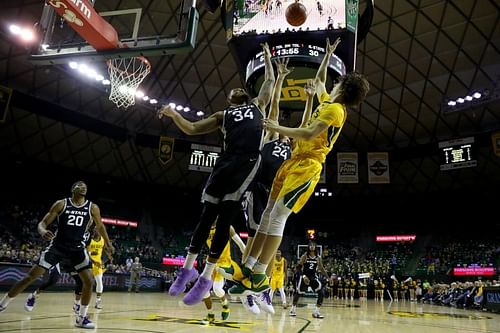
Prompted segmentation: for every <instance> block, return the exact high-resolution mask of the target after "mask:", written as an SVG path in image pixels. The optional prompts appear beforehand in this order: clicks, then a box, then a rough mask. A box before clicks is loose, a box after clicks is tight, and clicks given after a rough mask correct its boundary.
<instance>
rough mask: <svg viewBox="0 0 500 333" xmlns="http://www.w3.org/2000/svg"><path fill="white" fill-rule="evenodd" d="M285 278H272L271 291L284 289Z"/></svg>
mask: <svg viewBox="0 0 500 333" xmlns="http://www.w3.org/2000/svg"><path fill="white" fill-rule="evenodd" d="M283 286H284V285H283V276H281V277H279V276H278V277H277V278H276V279H275V278H273V277H271V289H272V290H277V289H280V288H283Z"/></svg>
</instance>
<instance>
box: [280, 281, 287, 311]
mask: <svg viewBox="0 0 500 333" xmlns="http://www.w3.org/2000/svg"><path fill="white" fill-rule="evenodd" d="M278 290H279V292H280V296H281V304H282V305H283V309H286V308H287V307H288V305H287V304H286V294H285V288H284V286H283V285H281V287H280V288H279V289H278Z"/></svg>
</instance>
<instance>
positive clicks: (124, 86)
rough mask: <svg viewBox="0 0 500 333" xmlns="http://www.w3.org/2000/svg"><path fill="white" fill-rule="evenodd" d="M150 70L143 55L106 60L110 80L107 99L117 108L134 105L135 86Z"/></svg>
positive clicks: (136, 86) (149, 65) (137, 85)
mask: <svg viewBox="0 0 500 333" xmlns="http://www.w3.org/2000/svg"><path fill="white" fill-rule="evenodd" d="M150 71H151V64H150V63H149V61H148V60H147V59H146V58H144V57H134V58H114V59H110V60H108V72H109V77H110V81H111V93H110V94H109V100H110V101H112V102H113V103H115V104H116V106H117V107H119V108H120V107H123V108H125V109H126V108H128V107H129V106H131V105H134V104H135V95H136V92H137V88H138V87H139V85H140V84H141V82H142V80H144V78H145V77H146V76H147V75H148V74H149V72H150Z"/></svg>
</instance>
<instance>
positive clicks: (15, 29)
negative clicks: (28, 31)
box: [9, 24, 21, 35]
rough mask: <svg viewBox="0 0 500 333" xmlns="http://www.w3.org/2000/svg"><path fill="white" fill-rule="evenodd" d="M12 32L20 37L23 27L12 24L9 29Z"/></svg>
mask: <svg viewBox="0 0 500 333" xmlns="http://www.w3.org/2000/svg"><path fill="white" fill-rule="evenodd" d="M9 30H10V32H12V33H13V34H14V35H19V34H21V27H19V26H18V25H15V24H11V25H10V27H9Z"/></svg>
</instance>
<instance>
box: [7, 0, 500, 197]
mask: <svg viewBox="0 0 500 333" xmlns="http://www.w3.org/2000/svg"><path fill="white" fill-rule="evenodd" d="M323 1H326V0H323ZM138 6H140V7H142V8H144V14H143V17H142V23H141V24H142V27H141V29H144V31H147V32H149V33H151V34H153V35H156V34H158V35H159V34H163V35H169V34H172V33H175V29H176V26H177V23H178V13H179V10H180V1H179V0H174V1H171V0H168V1H167V0H119V1H118V0H106V1H104V0H97V3H96V8H97V9H98V10H99V11H105V10H113V9H116V8H136V7H138ZM42 7H43V1H41V0H2V1H1V2H0V18H1V22H2V27H1V34H0V84H1V85H3V86H8V87H11V88H13V89H15V91H16V93H15V94H14V96H13V98H12V103H11V110H10V112H9V113H8V115H7V118H6V121H5V122H4V123H3V124H1V125H0V137H1V142H0V151H2V152H3V156H7V157H4V158H15V159H29V160H36V161H43V162H48V163H52V164H56V165H60V166H64V167H69V168H74V169H79V170H84V171H87V172H93V173H99V174H103V175H106V176H109V177H119V178H124V179H127V180H134V181H140V182H147V183H156V184H167V185H170V186H177V187H182V188H198V187H200V186H201V185H202V184H203V180H204V179H205V178H206V174H204V173H198V172H192V171H188V170H187V162H188V161H187V160H188V157H189V155H188V154H187V152H188V150H189V149H188V148H189V142H198V143H208V144H220V141H221V137H220V135H219V134H217V135H208V136H202V137H187V136H185V135H183V134H182V133H180V132H179V131H178V130H177V129H176V127H175V126H172V124H171V123H170V122H168V121H159V120H158V119H157V118H156V115H155V110H154V108H153V107H151V106H150V105H149V104H147V103H142V104H140V105H137V106H135V107H132V108H129V109H128V110H118V109H116V108H115V106H114V104H112V103H111V102H109V100H108V95H107V93H106V91H105V90H104V89H103V88H102V87H101V86H99V85H97V84H90V83H88V82H87V81H85V80H82V79H80V78H78V77H76V76H75V75H74V74H73V73H71V71H70V70H69V69H68V67H67V66H35V65H33V64H32V63H30V62H29V61H28V60H27V55H28V51H27V49H26V48H25V47H23V46H22V45H21V44H20V43H19V42H17V41H16V40H15V39H14V38H13V37H12V36H11V34H9V32H8V26H7V24H8V23H10V22H14V21H16V22H25V23H28V24H33V23H35V22H37V21H38V20H39V18H40V15H41V11H42ZM360 7H361V10H363V9H364V7H365V3H364V1H362V2H361V5H360ZM198 9H199V12H200V22H199V27H198V34H197V43H196V47H195V49H194V50H193V51H191V52H189V53H182V54H176V55H171V56H163V57H152V58H150V61H151V63H152V66H153V72H152V74H151V75H150V76H149V77H148V78H146V80H145V81H144V83H143V85H142V87H143V88H144V89H145V90H146V91H147V92H148V94H149V95H151V96H156V97H158V98H160V99H167V98H168V99H171V100H175V101H177V102H178V103H182V104H189V105H190V106H191V107H193V108H195V109H201V110H204V111H205V112H206V114H210V113H212V112H215V111H217V110H221V109H223V108H224V107H225V106H226V96H227V94H228V92H229V91H230V89H231V88H233V87H238V86H241V84H242V83H241V79H240V77H239V74H238V72H237V68H236V65H235V62H234V60H233V58H232V55H231V54H230V52H229V49H228V47H227V45H226V40H225V31H224V29H223V27H222V24H221V21H220V18H219V14H220V11H219V10H218V11H217V12H216V13H215V14H211V13H209V12H207V11H205V9H204V8H203V6H202V5H201V4H199V5H198ZM499 19H500V6H499V4H498V2H497V1H496V0H467V1H462V0H455V1H440V0H412V1H401V0H391V1H389V0H388V1H376V2H375V15H374V19H373V24H372V26H371V28H370V31H369V33H368V35H367V37H366V38H365V40H364V41H362V42H361V43H360V44H359V46H358V53H357V70H358V71H360V72H362V73H364V74H366V75H367V76H368V78H369V80H370V83H371V91H370V93H369V96H368V98H367V100H366V102H365V103H364V104H363V105H362V107H361V108H360V110H359V111H358V112H355V113H351V115H350V116H349V118H348V121H347V124H346V125H345V126H344V130H343V132H342V134H341V136H340V138H339V140H338V142H337V144H336V148H337V150H339V151H358V152H359V153H360V164H361V167H363V159H366V157H364V155H363V154H365V153H366V152H368V151H388V152H389V154H390V158H391V183H392V185H391V187H386V188H385V189H384V191H385V190H389V191H399V190H400V191H406V192H429V191H439V190H448V189H454V188H459V187H461V186H467V184H469V185H470V184H477V183H478V182H480V183H483V184H491V183H493V184H498V182H499V176H498V175H499V174H500V172H499V170H500V159H499V158H498V157H496V156H495V155H494V154H493V153H492V152H491V139H490V134H491V133H492V132H494V131H497V130H499V129H500V103H499V100H498V99H497V100H494V99H493V101H492V102H490V103H485V104H480V105H474V106H471V107H468V108H465V109H463V110H461V111H458V112H450V113H445V112H443V105H444V104H445V103H446V102H447V101H448V99H450V98H451V99H456V98H458V97H461V96H466V95H467V94H470V93H472V92H474V91H476V90H480V91H484V90H485V89H489V91H490V92H492V93H493V92H494V89H495V87H496V85H498V82H499V78H500V24H499ZM116 23H117V24H118V23H119V22H116ZM160 135H166V136H172V137H175V138H177V139H178V140H177V143H176V149H175V151H176V152H175V154H174V158H173V160H172V161H170V162H169V163H168V164H166V165H164V164H162V163H160V162H159V161H158V154H157V146H158V137H159V136H160ZM466 136H475V137H476V141H478V142H479V143H480V147H481V148H480V150H479V152H478V155H479V156H478V160H479V165H478V167H476V168H471V169H469V170H464V171H457V172H453V173H448V174H443V173H442V172H440V171H439V159H438V157H437V156H436V155H437V153H436V149H437V143H438V142H439V141H440V140H448V139H454V138H460V137H466ZM331 155H334V154H331ZM334 162H335V160H334V159H333V158H331V159H329V163H330V164H331V166H332V167H334V166H335V164H334ZM364 164H366V161H365V162H364ZM360 171H361V172H363V169H362V168H361V169H360ZM365 172H366V166H365ZM330 179H331V180H329V182H331V183H332V185H333V184H335V185H333V186H336V187H338V185H336V183H335V177H331V178H330ZM360 180H361V183H364V184H363V185H359V186H354V187H353V186H351V187H348V186H343V187H341V191H343V193H346V194H350V193H351V194H352V193H366V192H367V191H368V192H372V191H377V190H374V189H373V187H372V188H371V189H369V186H368V185H367V184H366V176H363V175H361V174H360Z"/></svg>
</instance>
